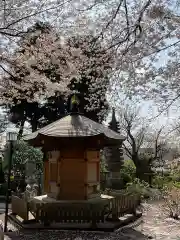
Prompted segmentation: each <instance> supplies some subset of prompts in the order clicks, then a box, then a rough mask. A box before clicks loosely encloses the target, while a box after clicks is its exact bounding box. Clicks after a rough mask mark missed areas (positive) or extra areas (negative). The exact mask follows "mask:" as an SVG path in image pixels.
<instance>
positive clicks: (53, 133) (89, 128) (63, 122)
mask: <svg viewBox="0 0 180 240" xmlns="http://www.w3.org/2000/svg"><path fill="white" fill-rule="evenodd" d="M39 135H41V137H42V136H46V137H55V138H76V137H91V136H98V135H104V137H105V138H108V139H112V140H117V141H118V140H119V141H124V140H125V137H124V136H121V135H119V134H118V133H116V132H114V131H112V130H111V129H109V128H108V127H105V126H104V125H102V124H100V123H97V122H95V121H93V120H91V119H89V118H87V117H85V116H83V115H79V114H72V115H67V116H65V117H63V118H61V119H60V120H57V121H55V122H53V123H51V124H49V125H47V126H45V127H43V128H41V129H40V130H38V131H36V132H33V133H31V134H29V135H27V136H25V137H24V140H25V141H30V140H34V139H36V138H37V137H38V136H39Z"/></svg>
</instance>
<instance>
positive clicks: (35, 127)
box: [31, 119, 38, 132]
mask: <svg viewBox="0 0 180 240" xmlns="http://www.w3.org/2000/svg"><path fill="white" fill-rule="evenodd" d="M37 126H38V121H37V120H36V119H32V120H31V130H32V132H35V131H37Z"/></svg>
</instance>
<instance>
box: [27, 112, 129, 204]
mask: <svg viewBox="0 0 180 240" xmlns="http://www.w3.org/2000/svg"><path fill="white" fill-rule="evenodd" d="M24 140H26V141H28V142H29V143H30V144H31V145H33V146H37V147H38V146H41V147H43V152H44V154H45V161H44V193H46V194H47V195H48V196H49V197H51V198H55V199H56V200H88V199H91V198H94V197H97V195H98V192H99V184H100V149H102V148H103V147H104V146H114V145H119V144H121V143H122V142H123V141H124V140H125V138H124V137H123V136H120V135H119V134H117V133H116V132H114V131H112V130H110V129H109V128H107V127H105V126H103V125H102V124H99V123H96V122H94V121H92V120H90V119H88V118H86V117H85V116H83V115H81V114H79V113H71V114H69V115H67V116H65V117H63V118H61V119H60V120H58V121H56V122H53V123H52V124H49V125H48V126H46V127H44V128H42V129H40V130H38V131H36V132H34V133H32V134H30V135H28V136H26V137H25V138H24Z"/></svg>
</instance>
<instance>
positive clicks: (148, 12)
mask: <svg viewBox="0 0 180 240" xmlns="http://www.w3.org/2000/svg"><path fill="white" fill-rule="evenodd" d="M0 9H1V12H0V18H1V19H2V21H1V23H2V26H1V27H0V34H1V35H2V36H4V37H5V39H4V40H3V41H2V43H1V45H2V46H1V48H2V50H1V53H0V54H1V62H2V60H3V63H4V59H6V54H7V52H8V51H9V50H10V49H11V51H12V48H10V49H9V47H8V45H7V44H8V41H9V39H10V40H13V43H16V40H15V39H14V37H19V36H21V35H22V34H23V33H24V32H26V31H27V28H28V27H29V26H31V25H33V24H34V23H35V22H36V21H37V20H43V21H47V19H48V20H49V21H50V23H51V24H52V25H53V26H54V27H55V28H58V29H60V30H61V32H62V35H63V36H64V37H65V38H69V37H70V36H74V35H77V32H78V33H80V34H81V33H86V35H89V34H92V33H93V35H94V37H93V40H92V41H93V42H95V41H101V42H102V44H104V46H105V48H106V50H109V49H113V51H115V53H114V54H115V57H116V65H115V66H114V67H113V69H112V76H111V79H112V87H113V88H112V89H111V91H113V94H118V92H117V89H118V91H119V89H121V91H123V92H125V93H126V94H127V95H128V96H130V97H131V96H132V95H140V96H141V97H143V98H147V97H150V98H152V97H156V98H159V97H160V98H161V99H163V100H165V102H166V107H168V106H169V105H170V104H171V103H172V102H173V101H174V100H176V99H178V97H179V94H178V92H179V89H178V88H176V85H179V84H178V77H177V76H178V74H179V43H180V40H179V37H180V32H179V23H180V17H179V1H178V0H153V1H152V0H143V1H137V0H105V1H96V0H90V1H84V0H82V1H81V0H80V1H76V0H70V1H63V0H60V1H57V0H51V1H48V2H46V1H30V0H29V1H20V0H16V1H13V5H12V1H10V0H4V1H2V3H1V8H0ZM22 32H23V33H22ZM7 38H8V39H7ZM103 51H104V50H103ZM5 53H6V54H5ZM4 55H5V56H4ZM0 67H1V69H3V70H6V68H5V67H6V65H4V64H1V65H0ZM114 89H116V90H114Z"/></svg>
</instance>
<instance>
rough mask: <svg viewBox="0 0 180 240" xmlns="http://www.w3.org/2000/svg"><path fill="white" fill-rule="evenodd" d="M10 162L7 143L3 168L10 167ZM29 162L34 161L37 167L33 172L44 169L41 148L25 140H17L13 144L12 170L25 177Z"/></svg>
mask: <svg viewBox="0 0 180 240" xmlns="http://www.w3.org/2000/svg"><path fill="white" fill-rule="evenodd" d="M8 162H9V147H8V145H6V151H5V156H4V162H3V163H4V164H3V169H4V170H7V169H8ZM28 163H34V164H35V166H37V167H35V168H34V169H33V173H34V174H36V171H38V170H39V169H41V170H42V165H43V153H42V151H41V150H40V149H38V148H34V147H32V146H29V145H28V144H27V143H26V142H24V141H17V142H16V143H15V144H14V145H13V158H12V172H13V174H14V175H16V174H17V173H18V174H19V175H20V176H21V177H22V178H24V177H25V171H26V165H27V164H28Z"/></svg>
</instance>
